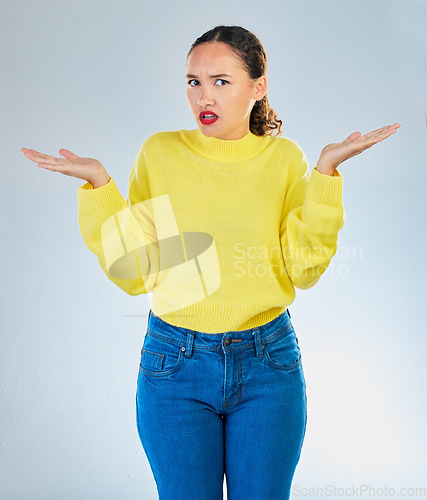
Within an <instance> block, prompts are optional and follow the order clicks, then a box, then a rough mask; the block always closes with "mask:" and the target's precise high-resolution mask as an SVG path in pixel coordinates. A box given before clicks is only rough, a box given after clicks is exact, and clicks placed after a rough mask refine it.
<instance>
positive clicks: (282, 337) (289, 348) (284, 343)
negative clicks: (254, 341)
mask: <svg viewBox="0 0 427 500" xmlns="http://www.w3.org/2000/svg"><path fill="white" fill-rule="evenodd" d="M263 347H264V356H265V359H266V360H267V362H268V364H269V365H270V366H272V367H273V368H277V369H279V370H290V369H291V368H295V367H296V366H298V365H299V364H300V363H301V351H300V348H299V345H298V338H297V336H296V334H295V330H294V327H293V326H292V325H289V326H288V327H286V328H285V329H284V330H282V331H281V332H279V333H277V334H274V335H272V336H270V337H267V338H266V339H265V340H264V341H263Z"/></svg>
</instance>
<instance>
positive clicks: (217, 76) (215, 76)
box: [186, 73, 232, 78]
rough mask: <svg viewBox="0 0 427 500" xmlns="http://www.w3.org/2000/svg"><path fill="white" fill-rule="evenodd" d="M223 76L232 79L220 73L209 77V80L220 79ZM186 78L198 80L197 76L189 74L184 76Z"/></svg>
mask: <svg viewBox="0 0 427 500" xmlns="http://www.w3.org/2000/svg"><path fill="white" fill-rule="evenodd" d="M223 76H226V77H227V78H232V77H231V75H227V74H226V73H220V74H219V75H209V78H220V77H223ZM186 78H198V76H196V75H192V74H191V73H189V74H188V75H186Z"/></svg>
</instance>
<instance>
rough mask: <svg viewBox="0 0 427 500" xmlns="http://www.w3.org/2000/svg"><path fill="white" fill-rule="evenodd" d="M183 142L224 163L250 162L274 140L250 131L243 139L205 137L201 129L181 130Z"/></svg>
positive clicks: (198, 151)
mask: <svg viewBox="0 0 427 500" xmlns="http://www.w3.org/2000/svg"><path fill="white" fill-rule="evenodd" d="M179 133H180V135H181V138H182V140H183V141H184V142H185V143H186V144H188V145H189V146H190V147H191V148H192V149H193V150H194V151H196V152H197V153H199V154H201V155H203V156H205V157H207V158H211V159H213V160H218V161H223V162H230V163H231V162H238V161H244V160H249V159H250V158H253V157H254V156H256V155H258V154H259V153H260V152H261V151H262V150H263V149H264V148H265V147H266V146H267V145H268V144H270V142H271V140H273V139H274V138H273V137H272V136H270V135H263V136H259V135H255V134H253V133H252V132H251V131H249V132H248V133H247V134H246V135H245V136H244V137H242V138H241V139H235V140H227V139H218V138H217V137H208V136H205V135H203V133H202V132H201V131H200V129H194V130H185V129H181V130H179Z"/></svg>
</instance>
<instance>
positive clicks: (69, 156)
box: [58, 149, 80, 160]
mask: <svg viewBox="0 0 427 500" xmlns="http://www.w3.org/2000/svg"><path fill="white" fill-rule="evenodd" d="M58 153H59V154H60V155H62V156H64V157H65V158H67V160H77V159H78V158H80V156H77V155H76V154H74V153H72V152H71V151H69V150H68V149H60V150H59V151H58Z"/></svg>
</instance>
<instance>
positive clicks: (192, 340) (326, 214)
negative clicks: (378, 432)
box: [21, 26, 400, 500]
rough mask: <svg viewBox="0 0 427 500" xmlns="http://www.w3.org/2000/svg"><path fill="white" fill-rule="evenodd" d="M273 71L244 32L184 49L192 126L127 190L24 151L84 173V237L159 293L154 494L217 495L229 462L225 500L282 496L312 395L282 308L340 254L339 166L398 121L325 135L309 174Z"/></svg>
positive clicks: (223, 29)
mask: <svg viewBox="0 0 427 500" xmlns="http://www.w3.org/2000/svg"><path fill="white" fill-rule="evenodd" d="M266 73H267V58H266V55H265V52H264V50H263V47H262V45H261V43H260V41H259V40H258V38H257V37H256V36H255V35H254V34H253V33H251V32H249V31H248V30H246V29H244V28H242V27H239V26H217V27H215V28H213V29H212V30H209V31H208V32H206V33H205V34H204V35H202V36H201V37H200V38H198V39H197V40H196V41H195V42H194V43H193V45H192V46H191V49H190V51H189V53H188V55H187V63H186V78H187V100H188V103H189V106H190V109H191V111H192V113H193V115H194V118H195V120H196V123H197V127H198V128H197V129H195V130H184V129H181V130H179V131H168V132H157V133H155V134H153V135H152V136H150V137H149V138H148V139H146V140H145V141H144V143H143V144H142V146H141V148H140V150H139V152H138V155H137V157H136V159H135V162H134V165H133V167H132V172H131V176H130V179H129V186H128V187H129V192H128V199H127V200H126V201H125V200H124V199H123V198H122V196H121V195H120V193H119V191H118V189H117V187H116V185H115V183H114V180H113V179H112V178H111V177H110V176H109V175H108V174H107V172H106V170H105V169H104V167H103V166H102V165H101V164H100V163H99V162H98V161H97V160H94V159H92V158H80V157H78V156H77V155H75V154H74V153H72V152H71V151H68V150H64V149H62V150H60V151H59V153H60V154H61V155H62V156H64V158H65V159H62V158H55V157H52V156H48V155H45V154H42V153H39V152H37V151H34V150H30V149H24V148H23V149H22V150H21V151H22V152H23V153H24V154H25V156H26V157H27V158H29V159H31V160H33V161H34V162H37V165H38V166H40V167H43V168H47V169H49V170H52V171H56V172H61V173H63V174H66V175H71V176H74V177H78V178H81V179H84V180H86V184H84V185H83V186H81V187H80V188H79V193H78V196H79V222H80V230H81V234H82V237H83V239H84V241H85V243H86V245H87V246H88V247H89V248H90V250H91V251H92V252H94V253H95V254H96V255H97V257H98V260H99V263H100V266H101V268H102V270H103V271H104V273H105V274H106V275H107V277H108V278H109V279H110V280H111V281H113V282H114V283H115V284H116V285H117V286H119V287H120V288H122V289H123V290H124V291H126V292H127V293H129V294H131V295H137V294H141V293H148V292H152V293H153V299H152V304H151V309H150V314H149V319H148V327H147V332H146V335H145V338H144V343H143V346H142V350H141V361H140V366H139V374H138V381H137V394H136V406H137V427H138V432H139V436H140V439H141V443H142V445H143V448H144V450H145V452H146V455H147V458H148V460H149V463H150V466H151V468H152V471H153V475H154V478H155V481H156V483H157V488H158V493H159V498H160V500H172V499H173V500H178V499H185V500H191V499H194V500H196V499H197V500H201V499H203V500H209V499H212V500H213V499H215V500H218V499H220V498H222V491H223V478H224V474H225V477H226V480H227V491H228V498H229V499H231V500H252V499H253V500H260V499H266V500H267V499H268V500H273V499H277V500H279V499H280V500H283V499H287V498H289V496H290V491H291V483H292V478H293V475H294V472H295V468H296V465H297V463H298V461H299V458H300V453H301V449H302V443H303V439H304V435H305V430H306V422H307V398H306V391H305V389H306V387H305V379H304V374H303V368H302V360H301V352H300V349H299V346H298V338H297V336H296V333H295V330H294V328H293V325H292V322H291V319H290V313H289V309H288V306H289V305H290V304H291V303H292V302H293V300H294V298H295V287H297V288H300V289H307V288H310V287H312V286H313V285H314V284H315V283H316V282H317V281H318V280H319V278H320V276H321V275H322V274H323V272H324V271H325V270H326V268H327V266H328V265H329V263H330V260H331V258H332V257H333V255H334V254H335V253H336V249H337V243H338V232H339V230H340V229H341V228H342V226H343V224H344V220H345V216H344V209H343V204H342V177H341V174H340V173H339V172H338V170H337V167H338V165H339V164H341V163H342V162H343V161H345V160H347V159H348V158H351V157H353V156H355V155H357V154H359V153H361V152H362V151H364V150H365V149H367V148H369V147H371V146H372V145H374V144H376V143H377V142H380V141H382V140H384V139H385V138H387V137H389V136H390V135H392V134H393V133H394V132H395V131H396V130H397V128H398V127H400V124H398V123H395V124H394V125H390V126H387V127H383V128H381V129H378V130H375V131H373V132H370V133H369V134H366V135H364V136H362V135H361V133H360V132H354V133H353V134H351V135H350V136H349V137H347V139H345V141H344V142H342V143H334V144H329V145H328V146H326V147H325V148H324V149H323V150H322V152H321V155H320V157H319V161H318V162H317V164H316V167H315V168H314V169H313V171H312V173H311V175H310V174H309V170H308V164H307V160H306V157H305V155H304V153H303V151H302V150H301V148H300V147H299V146H298V144H297V143H296V142H294V141H292V140H291V139H289V138H284V137H279V136H280V135H281V126H282V122H281V120H278V118H277V116H276V114H275V112H274V111H273V110H272V109H271V108H270V106H269V103H268V99H267V78H266ZM274 131H275V132H276V135H273V133H272V132H274Z"/></svg>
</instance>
